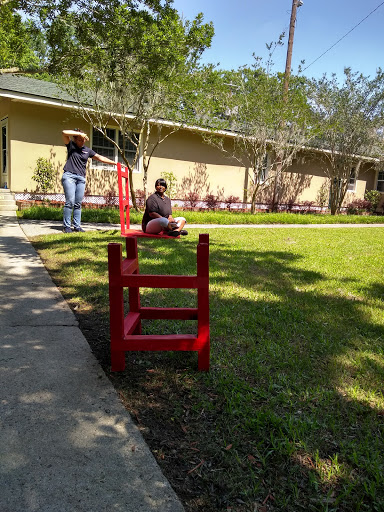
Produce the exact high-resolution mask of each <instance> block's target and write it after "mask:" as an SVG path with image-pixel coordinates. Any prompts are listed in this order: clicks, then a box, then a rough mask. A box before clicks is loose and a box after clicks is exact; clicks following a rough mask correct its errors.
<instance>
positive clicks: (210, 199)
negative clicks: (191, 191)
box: [204, 194, 219, 210]
mask: <svg viewBox="0 0 384 512" xmlns="http://www.w3.org/2000/svg"><path fill="white" fill-rule="evenodd" d="M204 202H205V204H206V205H207V208H208V210H214V209H215V208H217V205H218V203H219V198H218V197H217V196H214V195H213V194H207V195H206V196H205V197H204Z"/></svg>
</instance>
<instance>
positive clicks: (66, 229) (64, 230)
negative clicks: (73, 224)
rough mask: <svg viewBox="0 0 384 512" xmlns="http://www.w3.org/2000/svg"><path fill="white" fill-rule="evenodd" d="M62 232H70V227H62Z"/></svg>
mask: <svg viewBox="0 0 384 512" xmlns="http://www.w3.org/2000/svg"><path fill="white" fill-rule="evenodd" d="M63 233H72V229H71V228H63Z"/></svg>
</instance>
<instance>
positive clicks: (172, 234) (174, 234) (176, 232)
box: [167, 231, 180, 237]
mask: <svg viewBox="0 0 384 512" xmlns="http://www.w3.org/2000/svg"><path fill="white" fill-rule="evenodd" d="M167 235H168V236H175V237H176V236H179V235H180V232H179V231H168V232H167Z"/></svg>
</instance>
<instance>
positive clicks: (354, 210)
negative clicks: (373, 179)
mask: <svg viewBox="0 0 384 512" xmlns="http://www.w3.org/2000/svg"><path fill="white" fill-rule="evenodd" d="M371 208H372V204H371V202H370V201H366V200H365V199H355V200H354V201H352V202H351V203H349V204H347V214H348V215H361V214H362V213H364V212H370V211H371Z"/></svg>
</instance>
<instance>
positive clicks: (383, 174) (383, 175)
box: [376, 171, 384, 192]
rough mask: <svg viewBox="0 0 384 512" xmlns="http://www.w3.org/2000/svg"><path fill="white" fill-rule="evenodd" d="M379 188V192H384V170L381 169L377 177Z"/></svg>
mask: <svg viewBox="0 0 384 512" xmlns="http://www.w3.org/2000/svg"><path fill="white" fill-rule="evenodd" d="M376 188H377V190H378V191H379V192H384V171H379V176H378V177H377V187H376Z"/></svg>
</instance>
